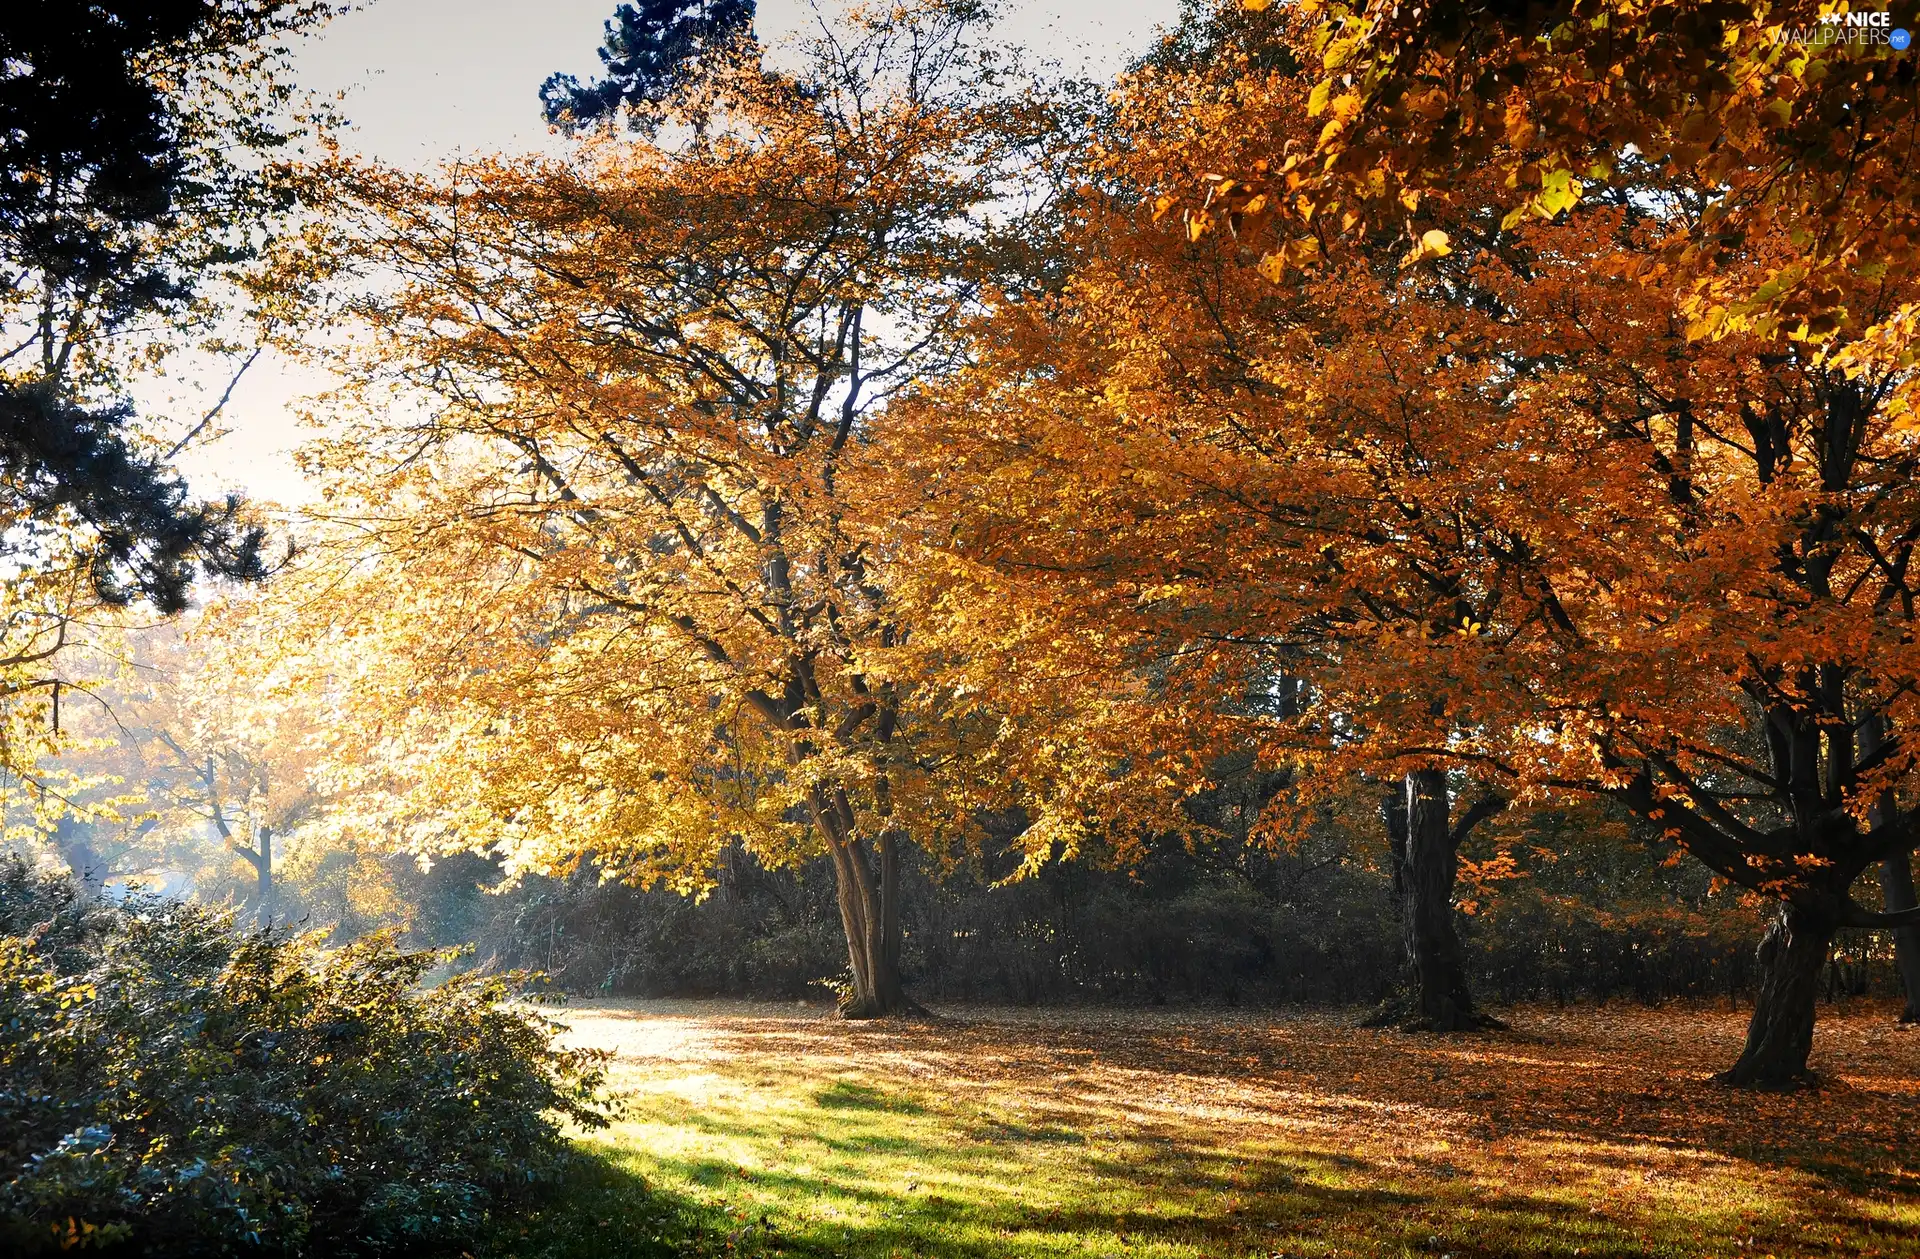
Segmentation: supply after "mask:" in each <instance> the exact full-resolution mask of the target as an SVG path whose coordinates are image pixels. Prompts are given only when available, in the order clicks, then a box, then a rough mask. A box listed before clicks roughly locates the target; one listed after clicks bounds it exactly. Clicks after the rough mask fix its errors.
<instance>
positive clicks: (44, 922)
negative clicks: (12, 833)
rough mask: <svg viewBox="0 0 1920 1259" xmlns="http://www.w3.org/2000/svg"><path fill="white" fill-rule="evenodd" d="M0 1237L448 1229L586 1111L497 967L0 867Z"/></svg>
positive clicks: (366, 1240) (352, 1250) (348, 1238)
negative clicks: (429, 978)
mask: <svg viewBox="0 0 1920 1259" xmlns="http://www.w3.org/2000/svg"><path fill="white" fill-rule="evenodd" d="M0 929H4V931H5V933H6V934H4V935H0V1251H5V1252H6V1253H23V1254H34V1253H39V1252H42V1251H48V1250H53V1249H63V1248H72V1247H76V1246H78V1247H89V1248H101V1249H111V1250H115V1251H119V1252H124V1253H139V1254H154V1255H172V1254H195V1255H203V1254H220V1253H233V1252H239V1251H246V1252H248V1253H256V1254H303V1253H315V1254H329V1255H335V1254H338V1255H356V1254H357V1255H374V1254H381V1253H401V1252H404V1253H408V1254H416V1253H429V1252H432V1251H434V1250H440V1249H457V1248H458V1247H459V1246H461V1245H462V1244H463V1243H465V1242H467V1241H469V1240H470V1239H472V1238H474V1237H475V1236H477V1235H479V1234H480V1232H481V1231H482V1230H483V1228H484V1226H485V1225H486V1223H487V1220H488V1218H489V1216H490V1215H493V1214H494V1213H497V1212H498V1211H500V1210H501V1209H502V1208H503V1207H507V1206H509V1205H515V1204H519V1203H523V1202H525V1201H526V1200H527V1199H529V1198H531V1197H532V1196H534V1195H537V1194H539V1193H540V1192H542V1191H543V1190H544V1189H545V1188H547V1187H550V1186H552V1185H553V1184H554V1183H556V1181H557V1179H558V1177H559V1175H560V1174H561V1172H562V1171H563V1169H564V1168H565V1166H566V1161H567V1159H568V1143H567V1141H566V1139H565V1137H564V1134H563V1130H562V1124H563V1123H564V1122H566V1121H569V1120H571V1121H573V1122H575V1123H578V1124H581V1125H584V1126H588V1127H594V1126H599V1125H601V1124H604V1123H605V1118H604V1115H603V1109H604V1108H603V1106H602V1104H601V1102H600V1101H599V1096H600V1094H599V1086H600V1082H601V1078H602V1060H601V1056H600V1055H597V1054H594V1053H589V1052H583V1051H565V1050H560V1049H557V1048H555V1047H554V1045H553V1042H552V1031H553V1025H552V1024H550V1023H548V1022H547V1021H546V1020H544V1019H542V1018H540V1017H539V1016H538V1015H537V1014H535V1013H533V1012H532V1011H530V1010H529V1009H527V1008H526V1007H525V1006H524V1005H521V1004H516V1003H514V1002H513V1001H512V1000H511V998H512V997H513V996H514V995H515V990H514V988H513V986H512V985H511V983H510V982H509V980H508V979H506V978H501V977H492V978H487V977H480V976H473V975H464V976H458V977H455V978H454V979H451V980H449V981H447V982H446V983H443V984H441V985H439V986H437V987H433V988H422V987H421V980H422V978H423V976H424V975H425V974H426V972H427V971H428V970H430V969H431V968H433V967H434V966H436V965H438V964H440V963H441V962H443V961H444V960H446V959H445V955H444V954H443V953H438V952H406V951H402V950H400V949H399V948H397V947H396V946H395V943H394V940H393V938H392V936H390V935H375V936H371V937H368V938H365V939H362V940H360V941H357V942H356V943H354V944H351V945H348V946H346V947H344V948H340V949H333V950H329V949H325V948H323V947H321V944H320V942H319V940H318V939H317V938H316V937H314V936H288V935H285V934H271V933H264V932H257V931H244V930H241V929H238V928H236V927H235V925H234V924H233V922H232V921H231V920H230V919H229V918H227V917H225V916H222V915H218V914H214V913H211V912H208V911H205V910H201V909H197V908H193V907H191V906H186V905H180V904H176V903H167V902H160V901H145V902H133V903H129V904H127V905H124V906H120V907H112V908H109V907H101V906H98V905H93V904H89V903H87V902H85V901H83V900H81V899H79V898H77V897H75V896H74V895H73V894H72V893H71V891H70V890H69V889H67V888H65V887H64V886H63V885H61V884H59V883H55V882H51V881H43V880H35V879H34V878H32V877H31V876H30V875H28V874H27V873H26V872H25V871H24V870H23V869H21V868H20V866H19V864H18V863H17V862H14V863H8V866H7V867H5V868H0Z"/></svg>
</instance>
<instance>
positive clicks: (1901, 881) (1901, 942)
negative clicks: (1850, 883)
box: [1880, 852, 1920, 1023]
mask: <svg viewBox="0 0 1920 1259" xmlns="http://www.w3.org/2000/svg"><path fill="white" fill-rule="evenodd" d="M1880 895H1881V898H1882V899H1883V900H1884V901H1885V902H1886V906H1887V911H1888V912H1889V913H1893V912H1897V911H1899V910H1902V909H1913V908H1915V907H1916V906H1920V895H1916V894H1915V891H1914V886H1913V855H1912V854H1911V853H1904V852H1903V853H1901V854H1900V855H1899V856H1897V857H1888V858H1887V859H1886V860H1885V861H1883V862H1881V863H1880ZM1893 963H1894V966H1895V967H1897V968H1898V969H1899V971H1900V986H1901V988H1903V989H1904V990H1905V991H1906V996H1907V1000H1906V1004H1905V1006H1903V1007H1902V1008H1901V1010H1900V1021H1901V1022H1902V1023H1920V927H1897V928H1895V929H1894V932H1893Z"/></svg>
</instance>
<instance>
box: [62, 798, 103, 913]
mask: <svg viewBox="0 0 1920 1259" xmlns="http://www.w3.org/2000/svg"><path fill="white" fill-rule="evenodd" d="M53 845H54V847H55V848H56V849H58V850H59V852H60V857H61V859H62V860H64V861H65V862H66V863H67V866H68V868H69V869H71V870H72V871H73V877H75V878H76V879H79V880H80V886H81V887H82V888H83V889H84V890H85V891H86V894H87V895H88V896H98V895H100V893H101V891H102V890H103V889H104V888H105V887H106V885H107V863H106V861H105V860H103V859H102V858H101V856H100V853H99V850H97V849H96V848H94V846H93V824H92V823H90V822H82V821H80V820H79V819H77V818H73V817H62V818H61V819H60V820H59V821H57V822H55V823H54V824H53Z"/></svg>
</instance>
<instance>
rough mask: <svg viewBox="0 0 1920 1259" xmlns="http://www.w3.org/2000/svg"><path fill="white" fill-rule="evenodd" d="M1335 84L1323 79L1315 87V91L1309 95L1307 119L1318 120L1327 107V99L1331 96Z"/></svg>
mask: <svg viewBox="0 0 1920 1259" xmlns="http://www.w3.org/2000/svg"><path fill="white" fill-rule="evenodd" d="M1332 89H1333V82H1332V80H1330V79H1322V80H1320V82H1318V83H1316V84H1314V85H1313V91H1311V92H1308V93H1307V117H1309V118H1317V117H1319V116H1320V114H1321V113H1322V111H1324V110H1325V109H1326V107H1327V97H1328V96H1329V95H1330V94H1331V92H1332Z"/></svg>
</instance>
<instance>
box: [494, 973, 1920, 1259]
mask: <svg viewBox="0 0 1920 1259" xmlns="http://www.w3.org/2000/svg"><path fill="white" fill-rule="evenodd" d="M566 1018H567V1021H568V1022H570V1023H572V1024H573V1026H574V1033H573V1035H574V1037H575V1038H576V1040H577V1041H579V1042H580V1043H585V1044H592V1045H595V1046H600V1047H604V1048H608V1049H611V1050H613V1051H615V1053H616V1055H617V1057H616V1061H615V1064H614V1070H613V1081H614V1084H615V1086H616V1088H617V1089H619V1090H620V1092H621V1093H622V1094H624V1095H625V1097H626V1098H627V1099H628V1112H627V1115H626V1117H625V1118H624V1120H623V1121H621V1122H619V1123H617V1124H616V1125H615V1126H614V1127H613V1128H612V1129H609V1130H608V1131H607V1132H606V1133H604V1134H602V1135H600V1136H598V1137H595V1138H593V1139H592V1140H590V1141H588V1142H587V1145H588V1147H589V1148H590V1149H592V1150H595V1151H596V1152H597V1153H598V1154H599V1156H600V1157H601V1159H602V1160H603V1162H602V1166H603V1168H605V1169H606V1170H607V1173H608V1175H609V1176H610V1177H613V1179H610V1180H609V1182H608V1183H607V1184H606V1185H604V1186H602V1187H601V1188H600V1189H599V1190H598V1191H597V1192H599V1193H601V1194H602V1196H603V1197H604V1199H605V1201H606V1203H607V1204H608V1205H607V1206H606V1209H605V1213H604V1214H598V1215H591V1216H582V1215H580V1214H579V1213H577V1212H576V1213H575V1216H574V1218H575V1219H576V1220H578V1221H580V1222H581V1223H580V1227H581V1228H583V1229H586V1232H584V1233H582V1234H580V1236H581V1237H582V1238H583V1239H584V1240H583V1241H581V1242H580V1243H579V1244H576V1245H575V1246H574V1247H573V1248H571V1249H568V1248H560V1249H551V1250H544V1251H525V1252H517V1253H527V1254H530V1255H531V1254H552V1255H556V1256H557V1255H570V1254H588V1253H591V1254H611V1255H620V1254H652V1253H657V1252H655V1251H649V1250H646V1249H644V1248H637V1249H630V1250H622V1249H618V1248H617V1247H618V1246H620V1245H631V1246H636V1247H639V1246H642V1243H643V1242H645V1240H646V1239H645V1238H642V1237H641V1236H640V1235H639V1233H640V1230H639V1229H638V1228H637V1227H636V1226H634V1225H633V1224H631V1223H622V1217H621V1214H620V1212H621V1211H623V1210H652V1211H656V1212H673V1211H677V1212H680V1214H679V1215H678V1216H676V1217H675V1220H676V1221H677V1222H678V1223H677V1225H676V1226H678V1227H681V1228H682V1232H681V1233H680V1234H679V1235H678V1236H679V1237H680V1239H681V1244H683V1245H684V1246H686V1247H688V1248H690V1249H691V1250H694V1251H698V1252H704V1253H714V1254H727V1253H737V1254H753V1255H767V1256H774V1255H791V1256H815V1257H819V1259H825V1257H827V1256H849V1257H854V1256H859V1257H867V1256H872V1257H876V1259H879V1257H892V1256H939V1257H950V1259H975V1257H985V1256H1002V1255H1005V1256H1015V1255H1018V1256H1087V1257H1093V1256H1128V1257H1134V1256H1139V1257H1142V1259H1145V1257H1155V1259H1172V1257H1175V1256H1179V1257H1181V1259H1199V1257H1201V1256H1206V1257H1208V1259H1214V1257H1217V1256H1263V1257H1270V1256H1297V1257H1300V1259H1305V1257H1307V1256H1332V1255H1342V1256H1414V1255H1420V1256H1433V1255H1441V1254H1451V1255H1453V1256H1455V1257H1456V1259H1468V1257H1469V1256H1477V1257H1486V1256H1547V1255H1566V1256H1571V1255H1584V1256H1595V1257H1609V1259H1625V1257H1626V1256H1702V1257H1704V1256H1714V1257H1715V1259H1723V1257H1725V1256H1749V1255H1751V1256H1764V1255H1769V1254H1771V1255H1776V1256H1780V1257H1782V1259H1784V1257H1786V1256H1814V1255H1845V1256H1867V1255H1888V1256H1892V1255H1920V1154H1915V1153H1914V1152H1913V1150H1914V1147H1913V1145H1912V1140H1913V1137H1914V1136H1915V1134H1916V1133H1917V1132H1920V1033H1915V1032H1908V1031H1903V1030H1900V1029H1897V1028H1895V1027H1893V1026H1892V1025H1891V1024H1890V1023H1889V1020H1888V1014H1887V1012H1886V1011H1885V1010H1877V1009H1876V1010H1866V1009H1861V1010H1858V1011H1853V1012H1850V1013H1847V1014H1844V1015H1840V1014H1835V1013H1834V1012H1833V1011H1832V1010H1831V1008H1828V1009H1825V1010H1823V1012H1822V1025H1821V1031H1820V1033H1819V1037H1818V1040H1817V1043H1816V1047H1815V1065H1816V1066H1821V1067H1824V1068H1825V1070H1826V1071H1827V1072H1828V1073H1829V1074H1828V1082H1827V1085H1826V1086H1825V1087H1824V1088H1822V1089H1820V1090H1817V1091H1811V1092H1801V1093H1790V1094H1753V1093H1739V1092H1729V1091H1726V1090H1723V1089H1721V1088H1718V1087H1717V1086H1714V1085H1712V1084H1710V1083H1709V1082H1708V1079H1707V1077H1708V1076H1709V1075H1710V1074H1711V1073H1712V1072H1713V1071H1714V1070H1715V1069H1717V1068H1718V1067H1720V1066H1723V1065H1724V1064H1725V1063H1727V1062H1729V1061H1731V1060H1732V1057H1733V1055H1734V1053H1735V1052H1736V1049H1737V1046H1738V1041H1739V1034H1740V1030H1741V1026H1742V1016H1741V1015H1738V1014H1733V1013H1727V1012H1709V1011H1703V1010H1697V1009H1696V1010H1687V1011H1677V1010H1673V1009H1667V1010H1643V1009H1634V1010H1603V1011H1592V1010H1583V1011H1555V1010H1538V1009H1535V1010H1522V1011H1519V1012H1517V1014H1516V1015H1515V1016H1514V1023H1515V1028H1516V1030H1515V1031H1512V1032H1504V1033H1493V1034H1484V1035H1476V1036H1469V1037H1461V1038H1457V1039H1444V1040H1442V1039H1430V1038H1421V1037H1412V1036H1406V1035H1403V1034H1399V1033H1395V1032H1385V1031H1367V1030H1359V1029H1355V1028H1353V1027H1351V1026H1348V1025H1347V1022H1346V1020H1344V1019H1342V1018H1339V1017H1336V1016H1331V1015H1299V1016H1294V1015H1278V1016H1267V1017H1262V1016H1256V1015H1251V1014H1239V1013H1228V1014H1215V1013H1200V1012H1186V1013H1168V1012H1151V1013H1149V1012H1110V1011H1087V1012H1066V1013H1061V1012H1050V1013H1045V1014H1040V1013H1032V1012H1017V1011H1004V1010H992V1011H989V1010H974V1011H966V1012H963V1013H962V1014H961V1016H960V1017H958V1018H955V1019H951V1020H949V1021H944V1022H939V1023H919V1024H916V1023H907V1024H886V1025H868V1026H858V1025H855V1026H849V1025H846V1024H843V1023H840V1022H837V1021H835V1020H832V1019H827V1018H822V1017H819V1016H818V1014H817V1013H816V1012H812V1011H796V1010H794V1009H792V1008H784V1009H783V1008H778V1007H767V1006H758V1007H755V1006H744V1005H736V1004H720V1003H659V1002H654V1003H620V1004H606V1005H597V1006H587V1007H582V1008H578V1009H575V1010H573V1011H570V1012H569V1013H568V1015H567V1016H566ZM621 1178H625V1183H627V1184H629V1185H630V1186H631V1187H632V1188H634V1189H635V1190H637V1189H638V1187H639V1185H640V1183H641V1181H642V1180H644V1181H645V1182H646V1183H647V1185H648V1186H649V1188H650V1189H651V1190H654V1191H661V1192H660V1194H659V1196H657V1197H654V1198H652V1199H651V1201H653V1202H654V1205H652V1206H646V1207H642V1206H636V1205H633V1204H636V1203H644V1202H646V1201H648V1200H649V1198H648V1196H647V1195H643V1194H640V1193H638V1192H633V1193H627V1194H625V1195H624V1196H623V1192H622V1190H623V1182H622V1180H621ZM623 1202H624V1203H625V1204H627V1205H622V1203H623ZM673 1202H678V1203H679V1204H680V1205H678V1206H669V1205H665V1204H668V1203H673ZM589 1219H590V1220H591V1221H592V1223H591V1227H589V1226H588V1223H587V1221H588V1220H589ZM600 1220H605V1221H607V1223H606V1224H604V1225H602V1224H600V1223H598V1221H600ZM695 1221H697V1222H698V1224H697V1226H696V1223H695ZM535 1226H536V1231H537V1226H538V1222H537V1221H536V1222H535ZM670 1233H671V1230H667V1231H666V1232H662V1233H659V1234H657V1235H658V1236H662V1237H668V1236H669V1234H670ZM649 1236H653V1235H651V1234H650V1235H649ZM594 1237H597V1238H598V1239H599V1244H597V1245H596V1244H594V1242H593V1238H594ZM662 1244H665V1243H662ZM502 1253H506V1252H502Z"/></svg>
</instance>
